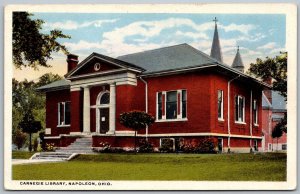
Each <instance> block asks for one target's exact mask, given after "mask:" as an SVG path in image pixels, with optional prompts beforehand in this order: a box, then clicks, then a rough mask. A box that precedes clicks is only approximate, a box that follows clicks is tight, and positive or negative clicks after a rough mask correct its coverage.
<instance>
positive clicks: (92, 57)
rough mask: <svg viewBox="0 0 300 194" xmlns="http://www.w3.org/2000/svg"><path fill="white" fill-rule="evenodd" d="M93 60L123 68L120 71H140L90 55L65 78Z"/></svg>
mask: <svg viewBox="0 0 300 194" xmlns="http://www.w3.org/2000/svg"><path fill="white" fill-rule="evenodd" d="M94 58H97V59H100V60H102V61H105V62H107V63H110V64H113V65H116V66H118V67H121V68H123V69H122V70H131V71H135V72H141V71H139V70H136V69H133V68H131V67H126V66H123V65H120V64H117V63H114V62H112V61H109V60H106V59H104V58H102V57H99V56H95V55H93V54H92V55H90V56H88V57H87V58H86V59H85V60H84V61H83V62H82V64H80V65H79V67H78V68H77V69H75V70H74V71H73V72H72V73H71V74H70V75H68V77H67V78H71V77H72V75H73V74H74V73H76V72H77V71H78V70H79V69H81V68H82V67H83V66H85V65H86V64H87V63H88V62H90V61H91V60H92V59H94Z"/></svg>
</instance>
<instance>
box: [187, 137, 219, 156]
mask: <svg viewBox="0 0 300 194" xmlns="http://www.w3.org/2000/svg"><path fill="white" fill-rule="evenodd" d="M215 147H216V142H215V141H214V139H213V138H204V139H200V140H199V143H197V144H192V143H187V144H184V146H183V149H182V150H183V152H185V153H217V151H216V149H215Z"/></svg>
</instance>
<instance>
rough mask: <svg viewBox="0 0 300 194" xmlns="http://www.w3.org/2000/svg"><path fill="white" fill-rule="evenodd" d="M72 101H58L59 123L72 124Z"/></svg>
mask: <svg viewBox="0 0 300 194" xmlns="http://www.w3.org/2000/svg"><path fill="white" fill-rule="evenodd" d="M70 112H71V111H70V102H59V103H58V125H70V117H71V116H70V115H71V114H70Z"/></svg>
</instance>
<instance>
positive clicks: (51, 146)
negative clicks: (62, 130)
mask: <svg viewBox="0 0 300 194" xmlns="http://www.w3.org/2000/svg"><path fill="white" fill-rule="evenodd" d="M54 150H55V146H54V143H46V151H47V152H52V151H54Z"/></svg>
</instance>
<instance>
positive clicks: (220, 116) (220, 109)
mask: <svg viewBox="0 0 300 194" xmlns="http://www.w3.org/2000/svg"><path fill="white" fill-rule="evenodd" d="M223 103H224V102H223V90H218V119H219V120H223Z"/></svg>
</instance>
